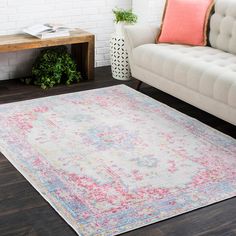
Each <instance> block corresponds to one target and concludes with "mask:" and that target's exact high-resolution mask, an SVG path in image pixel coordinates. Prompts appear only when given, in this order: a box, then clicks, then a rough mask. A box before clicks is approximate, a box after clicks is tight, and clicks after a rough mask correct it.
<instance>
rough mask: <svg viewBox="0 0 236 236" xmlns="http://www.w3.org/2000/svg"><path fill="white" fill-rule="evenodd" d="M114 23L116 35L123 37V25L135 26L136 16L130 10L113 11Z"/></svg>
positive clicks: (118, 9)
mask: <svg viewBox="0 0 236 236" xmlns="http://www.w3.org/2000/svg"><path fill="white" fill-rule="evenodd" d="M113 14H114V17H115V19H114V22H115V27H116V34H118V35H123V29H124V25H129V24H135V23H136V22H137V19H138V17H137V15H135V14H134V13H133V12H132V9H128V10H126V9H120V8H115V9H113Z"/></svg>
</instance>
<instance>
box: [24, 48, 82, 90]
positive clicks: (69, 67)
mask: <svg viewBox="0 0 236 236" xmlns="http://www.w3.org/2000/svg"><path fill="white" fill-rule="evenodd" d="M80 79H81V74H80V72H78V71H77V66H76V63H75V62H74V61H73V59H72V57H71V55H70V53H69V52H68V51H67V47H65V46H59V47H55V48H47V49H44V50H42V51H41V53H40V55H39V56H38V58H37V59H36V61H35V63H34V65H33V68H32V77H30V78H26V79H24V80H23V82H25V83H26V84H30V83H33V84H35V85H39V86H40V87H41V88H42V89H47V88H51V87H53V86H55V85H57V84H66V85H70V84H72V83H74V82H79V80H80Z"/></svg>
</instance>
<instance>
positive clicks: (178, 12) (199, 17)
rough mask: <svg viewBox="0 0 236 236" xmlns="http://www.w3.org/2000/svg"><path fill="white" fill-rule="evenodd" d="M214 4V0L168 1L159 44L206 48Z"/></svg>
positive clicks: (158, 39)
mask: <svg viewBox="0 0 236 236" xmlns="http://www.w3.org/2000/svg"><path fill="white" fill-rule="evenodd" d="M213 4H214V0H167V3H166V9H165V13H164V19H163V23H162V29H161V33H160V35H159V36H158V38H157V42H160V43H177V44H188V45H195V46H205V45H206V43H207V36H206V32H207V23H208V18H209V15H210V12H211V9H212V7H213Z"/></svg>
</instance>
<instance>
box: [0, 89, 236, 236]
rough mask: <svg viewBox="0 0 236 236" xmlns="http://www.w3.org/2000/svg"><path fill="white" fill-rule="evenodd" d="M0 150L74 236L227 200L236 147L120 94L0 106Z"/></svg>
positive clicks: (170, 112) (137, 97) (235, 191)
mask: <svg viewBox="0 0 236 236" xmlns="http://www.w3.org/2000/svg"><path fill="white" fill-rule="evenodd" d="M0 151H1V152H2V153H3V154H4V155H5V156H6V157H7V158H8V160H9V161H10V162H11V163H12V164H13V165H14V166H15V167H16V168H17V169H18V170H19V171H20V172H21V173H22V174H23V175H24V176H25V178H26V179H27V180H28V181H29V182H30V183H31V184H32V185H33V186H34V188H35V189H36V190H37V191H38V192H39V193H40V194H41V195H42V196H43V197H44V198H45V199H46V200H47V201H48V202H49V203H50V204H51V205H52V207H53V208H54V209H55V210H56V211H57V212H58V213H59V214H60V215H61V216H62V217H63V218H64V219H65V221H66V222H67V223H68V224H69V225H71V227H72V228H73V229H74V230H75V231H76V232H77V233H78V234H79V235H83V236H86V235H117V234H120V233H123V232H126V231H130V230H133V229H136V228H139V227H142V226H146V225H148V224H151V223H155V222H158V221H160V220H164V219H167V218H170V217H173V216H176V215H179V214H182V213H185V212H188V211H191V210H194V209H197V208H200V207H203V206H207V205H209V204H213V203H216V202H218V201H221V200H224V199H227V198H230V197H234V196H236V140H234V139H233V138H230V137H228V136H226V135H224V134H222V133H220V132H218V131H216V130H214V129H212V128H210V127H208V126H206V125H204V124H202V123H200V122H199V121H197V120H194V119H192V118H190V117H188V116H186V115H184V114H182V113H180V112H178V111H176V110H174V109H171V108H170V107H168V106H166V105H164V104H161V103H159V102H157V101H156V100H154V99H151V98H149V97H147V96H146V95H143V94H141V93H139V92H137V91H135V90H133V89H131V88H129V87H127V86H125V85H118V86H112V87H108V88H102V89H96V90H90V91H84V92H78V93H72V94H66V95H60V96H53V97H48V98H41V99H35V100H28V101H24V102H17V103H12V104H6V105H1V106H0Z"/></svg>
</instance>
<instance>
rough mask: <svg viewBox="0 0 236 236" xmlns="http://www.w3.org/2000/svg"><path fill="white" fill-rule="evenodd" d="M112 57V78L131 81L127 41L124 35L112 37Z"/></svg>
mask: <svg viewBox="0 0 236 236" xmlns="http://www.w3.org/2000/svg"><path fill="white" fill-rule="evenodd" d="M110 56H111V70H112V77H113V78H114V79H118V80H130V77H131V73H130V66H129V61H128V52H127V50H126V49H125V40H124V37H123V36H122V35H120V34H113V35H112V36H111V40H110Z"/></svg>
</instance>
